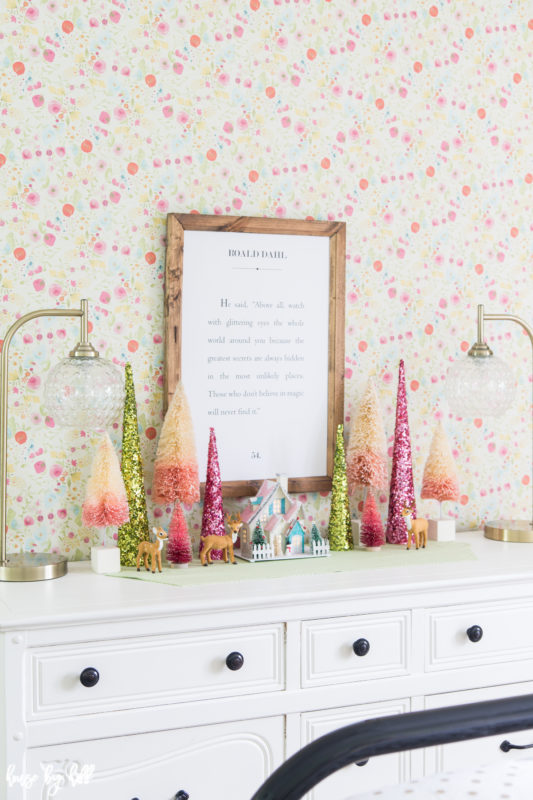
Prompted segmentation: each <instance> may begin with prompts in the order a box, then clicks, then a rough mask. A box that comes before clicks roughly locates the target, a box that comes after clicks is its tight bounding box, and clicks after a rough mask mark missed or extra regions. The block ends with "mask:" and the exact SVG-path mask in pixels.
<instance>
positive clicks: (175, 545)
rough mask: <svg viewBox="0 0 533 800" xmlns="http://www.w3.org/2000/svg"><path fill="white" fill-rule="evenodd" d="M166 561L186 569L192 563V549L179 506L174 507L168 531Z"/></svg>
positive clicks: (177, 504)
mask: <svg viewBox="0 0 533 800" xmlns="http://www.w3.org/2000/svg"><path fill="white" fill-rule="evenodd" d="M167 561H169V562H170V563H171V564H177V565H178V566H179V567H186V566H188V564H189V563H190V562H191V561H192V547H191V540H190V537H189V531H188V529H187V522H186V521H185V516H184V514H183V509H182V507H181V504H180V503H179V502H178V503H176V505H175V507H174V513H173V514H172V519H171V520H170V526H169V529H168V545H167Z"/></svg>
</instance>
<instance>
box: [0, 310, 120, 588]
mask: <svg viewBox="0 0 533 800" xmlns="http://www.w3.org/2000/svg"><path fill="white" fill-rule="evenodd" d="M88 308H89V303H88V301H87V300H82V301H81V304H80V308H50V309H41V310H39V311H31V312H30V313H29V314H25V315H24V316H22V317H20V319H18V320H17V321H16V322H14V323H13V325H11V327H10V328H9V330H8V331H7V333H6V335H5V337H4V343H3V346H2V353H1V354H0V581H40V580H46V579H48V578H59V577H60V576H61V575H64V574H65V573H66V571H67V561H66V559H65V558H64V557H63V556H61V555H56V554H54V553H33V552H26V551H24V552H21V553H10V554H8V553H7V528H6V502H7V407H8V406H7V401H8V378H9V375H8V368H9V345H10V343H11V339H12V338H13V335H14V334H15V333H16V332H17V330H18V329H19V328H20V327H21V326H22V325H24V324H25V323H26V322H29V320H32V319H35V318H36V317H80V322H81V336H80V341H79V343H78V344H77V345H76V347H75V348H74V350H72V351H71V352H70V354H69V357H68V358H65V359H63V360H62V361H60V362H59V364H57V365H56V366H55V367H54V368H53V369H52V370H51V371H50V373H49V375H48V378H47V381H46V385H45V404H46V405H47V410H48V411H49V413H50V415H51V416H53V418H54V421H55V422H57V423H58V424H59V425H70V426H73V427H79V428H105V427H106V426H107V425H108V424H109V423H110V422H112V421H113V420H114V419H115V417H116V416H117V414H118V412H119V411H120V409H121V407H122V402H123V396H124V381H123V377H122V374H121V372H120V370H119V369H118V368H117V367H116V366H115V365H114V364H112V363H111V362H110V361H106V359H104V358H99V354H98V352H97V351H96V350H95V349H94V347H93V346H92V344H90V342H89V339H88V331H89V327H88V325H89V323H88Z"/></svg>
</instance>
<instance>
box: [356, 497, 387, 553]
mask: <svg viewBox="0 0 533 800" xmlns="http://www.w3.org/2000/svg"><path fill="white" fill-rule="evenodd" d="M360 544H362V545H364V547H366V549H367V550H381V546H382V545H383V544H385V534H384V532H383V523H382V522H381V517H380V514H379V510H378V507H377V503H376V498H375V497H374V494H373V492H372V491H370V492H368V494H367V497H366V500H365V505H364V508H363V517H362V519H361V534H360Z"/></svg>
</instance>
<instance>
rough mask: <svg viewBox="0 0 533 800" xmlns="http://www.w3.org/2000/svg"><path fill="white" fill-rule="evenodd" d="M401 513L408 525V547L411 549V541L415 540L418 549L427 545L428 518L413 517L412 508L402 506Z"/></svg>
mask: <svg viewBox="0 0 533 800" xmlns="http://www.w3.org/2000/svg"><path fill="white" fill-rule="evenodd" d="M401 514H402V517H403V518H404V519H405V524H406V526H407V549H408V550H410V549H411V541H414V543H415V547H416V549H417V550H418V548H419V547H425V546H426V545H427V543H428V521H427V519H421V518H420V519H413V509H412V508H402V511H401Z"/></svg>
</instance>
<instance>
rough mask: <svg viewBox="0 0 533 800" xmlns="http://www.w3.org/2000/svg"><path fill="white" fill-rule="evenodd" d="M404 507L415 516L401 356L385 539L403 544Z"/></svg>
mask: <svg viewBox="0 0 533 800" xmlns="http://www.w3.org/2000/svg"><path fill="white" fill-rule="evenodd" d="M403 508H411V509H412V510H413V518H414V517H416V503H415V487H414V482H413V464H412V461H411V437H410V434H409V418H408V416H407V395H406V392H405V367H404V363H403V360H402V361H400V367H399V371H398V395H397V398H396V426H395V428H394V448H393V451H392V471H391V482H390V491H389V515H388V519H387V532H386V536H387V541H388V542H390V543H391V544H404V543H405V542H406V541H407V527H406V525H405V520H404V518H403V517H402V509H403Z"/></svg>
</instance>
